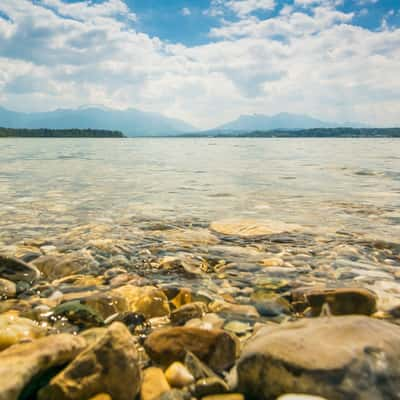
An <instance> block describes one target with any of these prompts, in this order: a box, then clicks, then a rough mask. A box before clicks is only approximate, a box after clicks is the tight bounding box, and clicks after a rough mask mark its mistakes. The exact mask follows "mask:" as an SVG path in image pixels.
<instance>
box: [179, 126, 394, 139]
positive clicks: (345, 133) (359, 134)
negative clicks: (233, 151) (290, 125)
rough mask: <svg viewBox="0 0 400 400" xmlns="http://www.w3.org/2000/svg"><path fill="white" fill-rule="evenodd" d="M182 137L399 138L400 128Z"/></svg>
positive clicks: (215, 131) (336, 129) (242, 132)
mask: <svg viewBox="0 0 400 400" xmlns="http://www.w3.org/2000/svg"><path fill="white" fill-rule="evenodd" d="M180 136H181V137H204V136H206V137H215V138H218V137H220V138H224V137H225V138H252V137H253V138H274V137H275V138H312V137H322V138H335V137H337V138H368V137H370V138H375V137H376V138H378V137H382V138H398V137H400V128H346V127H343V128H313V129H273V130H265V131H262V130H256V131H251V132H248V131H247V132H246V131H223V130H220V131H218V130H212V131H208V132H198V133H188V134H184V135H180Z"/></svg>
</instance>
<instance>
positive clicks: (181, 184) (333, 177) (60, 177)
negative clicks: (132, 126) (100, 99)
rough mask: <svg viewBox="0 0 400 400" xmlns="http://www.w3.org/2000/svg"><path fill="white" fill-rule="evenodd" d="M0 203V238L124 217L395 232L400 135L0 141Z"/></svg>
mask: <svg viewBox="0 0 400 400" xmlns="http://www.w3.org/2000/svg"><path fill="white" fill-rule="evenodd" d="M0 204H1V208H0V227H1V234H0V235H1V236H0V238H2V239H3V240H4V239H7V240H12V239H13V237H15V239H17V238H18V237H19V238H23V237H24V236H23V235H24V234H26V235H27V236H32V235H34V233H35V232H38V233H42V231H43V230H44V229H45V230H46V232H47V233H51V232H52V231H57V227H59V226H60V227H61V226H62V227H63V228H65V227H66V226H69V225H71V226H76V225H80V224H84V223H89V222H90V223H96V222H107V223H117V222H118V221H119V220H121V219H122V218H124V217H129V216H136V217H144V218H151V219H153V220H154V219H155V220H158V219H159V220H174V219H177V218H188V219H193V220H198V221H202V222H203V223H207V222H209V221H212V220H214V219H220V218H232V217H235V218H239V217H246V218H252V219H263V218H267V219H273V220H279V221H285V222H294V223H297V224H301V225H302V226H305V227H308V228H311V229H325V228H326V229H329V230H345V231H351V232H360V233H364V234H372V235H374V236H376V237H381V236H385V237H387V238H392V239H393V238H396V237H397V238H400V228H399V226H400V140H396V139H355V140H354V139H96V140H93V139H72V140H71V139H2V140H1V141H0ZM21 226H23V229H24V230H25V233H24V232H21V229H19V231H18V228H20V227H21Z"/></svg>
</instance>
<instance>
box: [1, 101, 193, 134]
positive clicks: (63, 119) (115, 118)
mask: <svg viewBox="0 0 400 400" xmlns="http://www.w3.org/2000/svg"><path fill="white" fill-rule="evenodd" d="M0 127H4V128H28V129H40V128H47V129H101V130H111V131H121V132H123V133H124V134H125V135H126V136H169V135H176V134H179V133H189V132H193V131H195V130H196V129H195V128H194V127H193V126H191V125H189V124H187V123H185V122H183V121H180V120H178V119H173V118H168V117H164V116H163V115H161V114H157V113H150V112H143V111H139V110H135V109H127V110H113V109H109V108H104V107H99V106H87V107H81V108H78V109H71V110H69V109H60V110H55V111H49V112H37V113H20V112H15V111H10V110H7V109H5V108H2V107H0Z"/></svg>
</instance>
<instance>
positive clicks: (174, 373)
mask: <svg viewBox="0 0 400 400" xmlns="http://www.w3.org/2000/svg"><path fill="white" fill-rule="evenodd" d="M165 377H166V378H167V381H168V383H169V384H170V385H171V386H172V387H176V388H182V387H184V386H187V385H190V384H191V383H193V382H194V377H193V375H192V374H191V373H190V372H189V371H188V369H187V368H186V367H185V366H184V365H183V364H182V363H180V362H178V361H176V362H174V363H172V364H171V365H170V366H169V367H168V368H167V369H166V371H165Z"/></svg>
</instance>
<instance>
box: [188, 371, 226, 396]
mask: <svg viewBox="0 0 400 400" xmlns="http://www.w3.org/2000/svg"><path fill="white" fill-rule="evenodd" d="M190 390H191V392H192V394H193V395H194V396H195V397H198V398H202V397H204V396H209V395H215V394H222V393H227V392H228V391H229V387H228V385H227V384H226V383H225V381H224V380H223V379H221V378H219V377H217V376H213V377H210V378H203V379H199V380H198V381H197V382H196V383H195V384H194V385H193V386H192V387H191V389H190Z"/></svg>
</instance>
